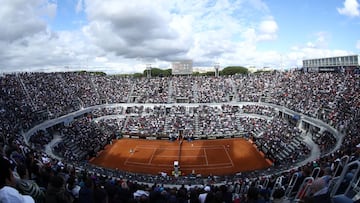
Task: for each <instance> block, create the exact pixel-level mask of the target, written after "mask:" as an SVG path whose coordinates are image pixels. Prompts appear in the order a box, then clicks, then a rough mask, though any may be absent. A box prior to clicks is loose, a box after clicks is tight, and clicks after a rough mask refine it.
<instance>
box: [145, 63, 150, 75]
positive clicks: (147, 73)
mask: <svg viewBox="0 0 360 203" xmlns="http://www.w3.org/2000/svg"><path fill="white" fill-rule="evenodd" d="M146 76H147V77H148V78H151V64H146Z"/></svg>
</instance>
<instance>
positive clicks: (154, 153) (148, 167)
mask: <svg viewBox="0 0 360 203" xmlns="http://www.w3.org/2000/svg"><path fill="white" fill-rule="evenodd" d="M174 161H179V166H180V171H181V173H182V175H186V174H190V173H196V174H202V175H210V174H211V175H228V174H235V173H237V172H243V171H250V170H256V169H263V168H267V167H269V166H270V165H271V162H270V161H269V160H267V159H265V158H264V155H263V154H262V153H260V152H259V151H258V150H257V149H256V147H254V146H253V144H252V143H250V142H249V141H247V140H245V139H242V138H234V139H218V140H195V141H191V142H188V141H186V140H184V141H182V144H181V146H180V141H167V140H143V139H129V138H123V139H119V140H115V141H114V142H113V144H112V145H108V146H107V147H106V148H105V150H103V151H102V152H100V154H99V155H98V157H96V158H94V159H92V160H91V163H92V164H94V165H98V166H102V167H105V168H112V169H116V168H117V169H119V170H124V171H129V172H136V173H146V174H158V173H159V172H166V173H168V174H171V173H172V171H173V170H174Z"/></svg>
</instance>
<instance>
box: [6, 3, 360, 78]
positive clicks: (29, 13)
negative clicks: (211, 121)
mask: <svg viewBox="0 0 360 203" xmlns="http://www.w3.org/2000/svg"><path fill="white" fill-rule="evenodd" d="M0 26H1V28H0V29H1V31H0V73H1V72H2V73H4V72H18V71H46V72H49V71H70V70H84V69H86V70H96V71H105V72H107V73H133V72H141V71H143V70H144V68H145V67H146V64H151V66H153V67H160V68H170V62H171V61H174V60H181V59H192V60H193V61H194V66H195V67H212V66H213V65H214V63H219V64H220V66H221V67H225V66H229V65H242V66H246V67H250V66H255V67H259V68H261V67H274V68H293V67H301V62H302V60H303V59H307V58H319V57H329V56H339V55H348V54H359V51H360V8H359V0H326V1H325V0H291V1H282V0H217V1H216V0H132V1H129V0H1V6H0Z"/></svg>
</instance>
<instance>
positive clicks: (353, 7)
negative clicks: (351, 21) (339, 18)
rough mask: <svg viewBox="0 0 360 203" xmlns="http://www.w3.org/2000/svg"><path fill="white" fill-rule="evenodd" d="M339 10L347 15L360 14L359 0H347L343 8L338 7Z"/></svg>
mask: <svg viewBox="0 0 360 203" xmlns="http://www.w3.org/2000/svg"><path fill="white" fill-rule="evenodd" d="M337 11H338V12H339V13H340V14H341V15H346V16H350V17H356V16H359V14H360V11H359V3H358V1H357V0H345V1H344V7H343V8H337Z"/></svg>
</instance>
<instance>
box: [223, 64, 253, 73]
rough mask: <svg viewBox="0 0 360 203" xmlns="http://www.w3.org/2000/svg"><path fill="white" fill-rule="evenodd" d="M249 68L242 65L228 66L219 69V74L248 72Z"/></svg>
mask: <svg viewBox="0 0 360 203" xmlns="http://www.w3.org/2000/svg"><path fill="white" fill-rule="evenodd" d="M248 73H249V70H248V69H247V68H245V67H242V66H228V67H226V68H224V69H223V70H222V71H220V75H235V74H248Z"/></svg>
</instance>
